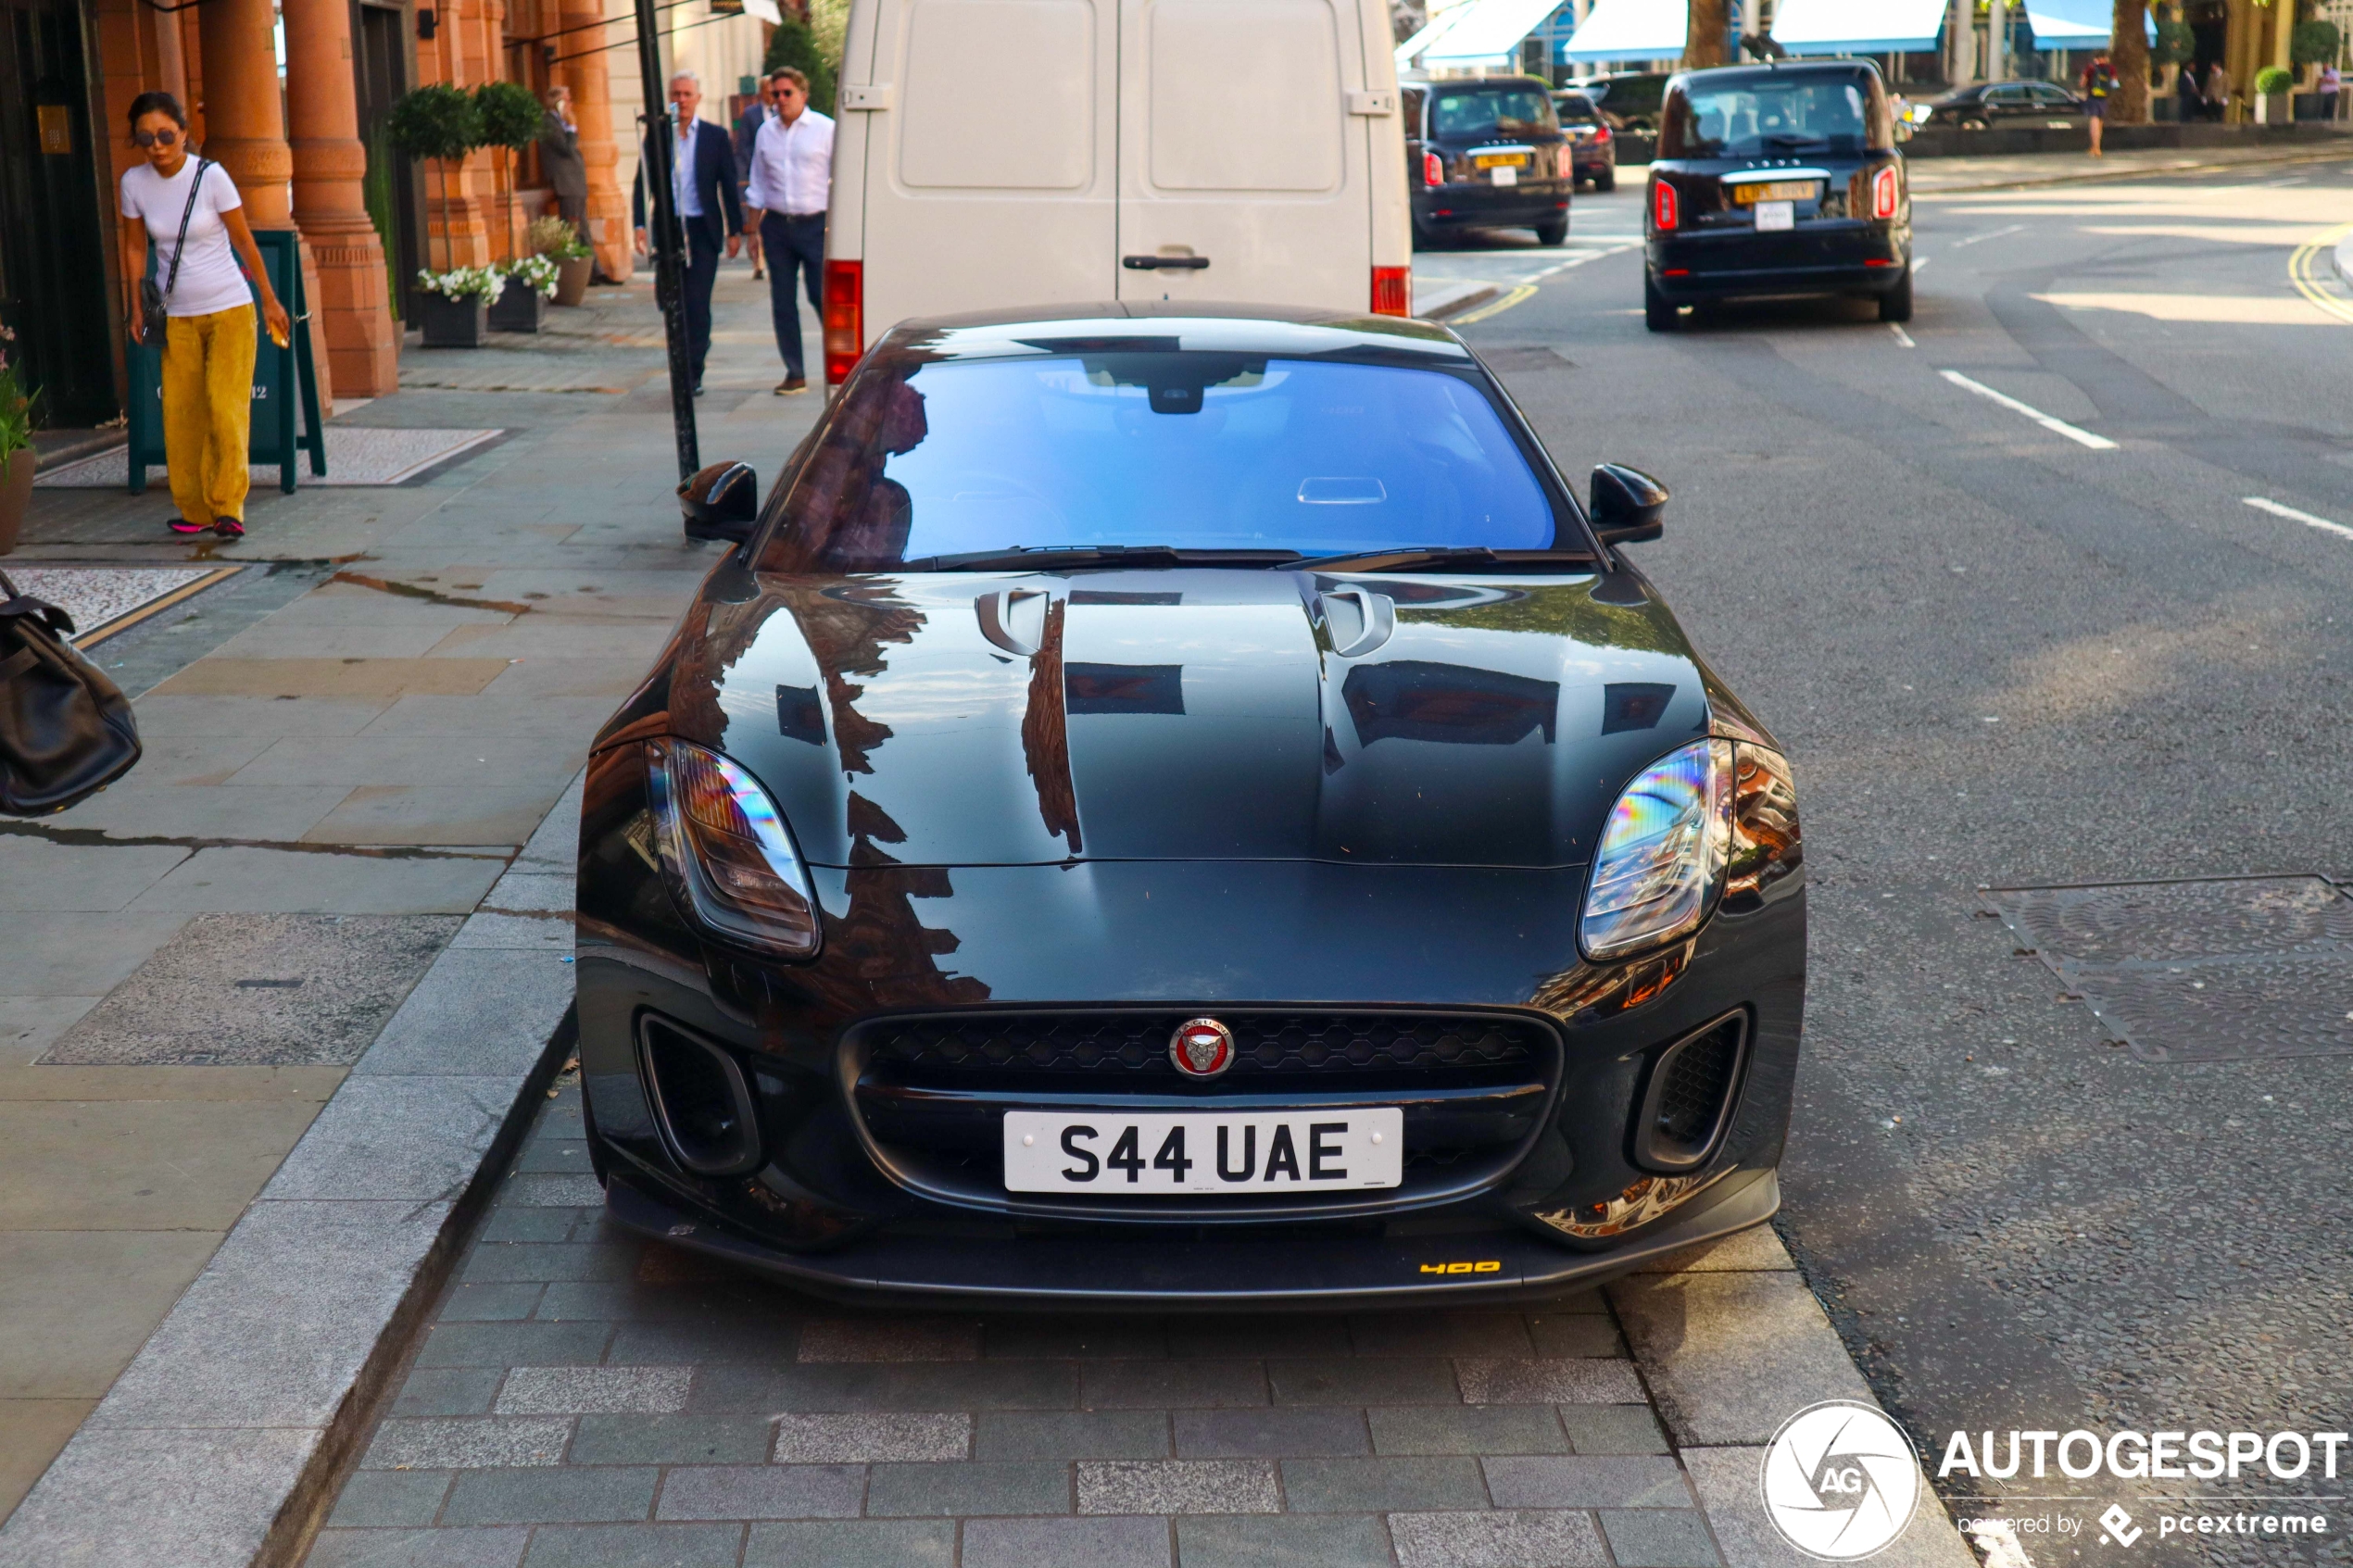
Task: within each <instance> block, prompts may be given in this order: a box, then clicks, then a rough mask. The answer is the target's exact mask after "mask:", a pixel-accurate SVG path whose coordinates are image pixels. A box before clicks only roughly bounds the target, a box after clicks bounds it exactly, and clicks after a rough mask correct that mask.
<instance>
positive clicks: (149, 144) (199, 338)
mask: <svg viewBox="0 0 2353 1568" xmlns="http://www.w3.org/2000/svg"><path fill="white" fill-rule="evenodd" d="M131 140H132V144H133V145H135V146H137V147H138V148H139V150H140V152H141V153H142V154H143V155H144V156H145V158H146V161H145V163H139V164H133V165H132V167H131V168H129V169H125V170H123V175H122V216H123V217H124V218H125V219H127V220H129V222H130V231H129V232H128V233H127V234H126V235H125V239H124V243H125V245H127V246H128V247H129V248H128V252H127V254H129V255H132V256H139V257H144V256H145V254H146V250H147V241H148V239H149V238H150V237H151V236H152V237H153V239H154V241H155V245H156V282H157V287H158V288H159V289H160V290H161V291H162V295H163V307H162V308H163V313H164V317H165V327H164V331H165V337H164V345H163V387H162V390H163V460H164V470H165V471H166V473H167V474H168V475H169V476H170V481H171V500H172V504H173V505H174V506H176V507H177V508H179V512H180V515H179V516H177V517H175V518H173V519H172V520H171V531H172V532H173V533H204V532H205V531H206V530H207V529H210V530H211V531H212V532H213V533H218V534H219V535H220V536H221V537H222V538H224V539H240V538H243V537H244V536H245V492H246V490H247V489H248V488H249V487H250V486H251V483H252V477H253V476H252V474H251V472H250V471H249V470H247V468H246V463H245V458H246V452H247V449H248V445H249V444H250V442H251V440H252V433H253V360H254V353H255V349H256V346H257V340H256V336H255V328H254V319H253V291H254V290H257V289H258V291H259V292H260V295H261V314H262V318H263V320H266V321H268V322H269V325H270V336H271V341H272V342H274V343H276V344H278V345H281V346H283V345H284V344H285V342H286V337H287V333H288V332H290V331H292V327H291V324H290V323H289V322H288V321H287V320H286V307H284V306H283V305H281V304H279V303H278V295H277V294H276V292H275V291H273V290H272V289H271V286H270V270H269V269H268V268H266V267H264V266H263V265H262V262H261V248H260V247H259V246H258V245H255V244H254V243H253V230H252V229H251V228H250V227H249V226H248V225H247V224H246V222H245V198H243V197H242V196H240V195H238V194H237V182H235V181H233V180H232V179H230V178H229V171H228V170H227V169H223V168H221V167H220V165H219V164H217V163H214V162H213V161H212V160H211V159H209V158H204V157H189V156H188V150H189V149H188V116H187V114H186V112H185V111H184V110H182V108H181V107H180V101H179V100H178V99H177V98H174V97H173V96H172V95H171V94H169V93H142V94H139V95H138V96H137V97H135V98H133V99H132V100H131ZM238 257H244V258H245V259H244V265H243V268H242V269H240V266H239V263H238ZM248 276H250V277H251V278H252V280H253V282H252V285H251V287H250V288H249V287H248V286H247V284H246V282H245V280H246V278H247V277H248ZM146 330H147V321H146V312H145V307H144V306H143V304H142V302H141V301H140V299H139V296H138V295H136V294H133V295H132V303H131V335H132V340H133V341H140V340H144V339H145V336H146Z"/></svg>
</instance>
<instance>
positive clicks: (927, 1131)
mask: <svg viewBox="0 0 2353 1568" xmlns="http://www.w3.org/2000/svg"><path fill="white" fill-rule="evenodd" d="M754 484H755V482H754V480H753V478H752V475H751V471H750V470H749V469H748V468H746V467H745V466H744V465H743V464H741V463H729V464H721V465H717V466H715V467H713V468H711V469H708V470H704V471H703V472H702V473H700V474H698V475H697V476H696V477H695V479H694V480H693V481H692V482H690V483H689V484H688V485H686V486H685V487H683V488H684V494H685V496H686V508H687V511H688V516H689V521H690V524H691V525H692V527H693V529H694V530H696V531H698V532H699V533H704V534H707V535H708V534H719V535H723V536H728V535H732V536H734V537H736V538H739V539H741V540H742V543H741V544H739V545H738V546H735V547H733V548H732V550H731V552H730V553H729V554H728V555H727V557H726V558H724V560H723V561H721V562H720V564H718V565H717V567H716V568H715V569H714V570H713V571H712V572H711V575H710V577H709V578H708V579H707V580H706V581H705V582H704V583H703V586H702V589H701V592H700V595H699V596H698V599H697V600H696V602H695V603H694V604H693V605H692V606H691V607H689V608H688V609H687V611H686V615H685V616H684V617H683V618H682V619H681V621H680V622H679V628H678V631H677V633H676V634H675V636H674V637H673V639H672V641H671V643H670V646H668V647H667V648H665V649H664V650H663V652H662V653H661V657H660V659H658V661H657V662H656V664H655V666H654V668H653V670H652V671H651V672H650V673H649V674H648V677H647V679H646V681H645V683H644V684H643V686H642V687H641V688H640V689H639V691H638V692H637V694H636V695H635V696H633V697H632V698H631V699H630V700H629V701H628V702H627V703H626V704H624V705H623V708H622V709H621V710H620V711H619V712H617V713H616V714H614V715H613V717H612V718H611V719H610V721H608V722H607V723H606V724H605V726H604V728H603V729H602V731H601V732H600V733H599V734H598V736H597V738H596V740H595V742H594V743H593V745H592V747H591V751H590V758H589V764H588V774H587V782H586V792H585V799H584V802H583V806H582V810H581V834H580V876H579V916H578V920H579V923H578V933H579V942H578V958H579V965H578V974H579V985H578V997H579V1011H578V1018H579V1055H580V1065H581V1072H582V1079H583V1084H584V1087H585V1094H584V1096H583V1099H584V1102H585V1117H586V1121H587V1138H588V1148H589V1154H590V1159H591V1160H592V1162H593V1165H594V1168H595V1170H596V1172H597V1173H598V1176H599V1177H600V1178H601V1179H602V1180H603V1182H604V1184H605V1193H606V1201H607V1204H608V1206H609V1209H610V1213H611V1214H612V1215H613V1217H614V1218H616V1219H617V1220H618V1221H619V1222H620V1223H623V1224H626V1225H629V1226H632V1227H634V1228H635V1229H638V1230H640V1231H644V1232H646V1233H648V1234H649V1235H653V1236H661V1237H662V1238H664V1239H666V1240H668V1241H669V1242H671V1243H672V1244H673V1245H677V1246H684V1247H688V1248H700V1249H703V1250H706V1251H709V1252H711V1253H715V1254H718V1255H720V1256H723V1257H725V1258H729V1259H732V1260H735V1261H739V1262H741V1263H744V1264H746V1265H748V1266H749V1267H751V1268H754V1269H760V1270H764V1271H766V1272H768V1273H772V1274H774V1275H777V1276H780V1277H783V1278H786V1279H788V1280H791V1281H794V1282H796V1283H799V1284H801V1285H804V1286H809V1287H812V1288H814V1289H818V1290H821V1291H829V1292H835V1293H856V1292H859V1291H862V1290H877V1289H878V1290H884V1291H889V1292H896V1293H900V1294H902V1295H904V1294H910V1293H912V1294H916V1295H921V1296H926V1297H929V1298H934V1299H940V1298H957V1297H980V1298H985V1297H1012V1298H1029V1299H1032V1300H1041V1301H1042V1300H1059V1301H1063V1302H1076V1303H1104V1304H1126V1305H1138V1306H1144V1307H1158V1308H1167V1307H1180V1308H1181V1307H1187V1306H1191V1307H1207V1306H1217V1305H1225V1304H1233V1303H1243V1302H1250V1301H1256V1300H1271V1299H1287V1300H1301V1299H1320V1300H1326V1301H1335V1302H1345V1301H1365V1302H1381V1301H1403V1300H1413V1299H1417V1298H1418V1299H1426V1300H1427V1299H1437V1298H1446V1299H1449V1300H1459V1299H1477V1298H1491V1297H1499V1296H1505V1297H1507V1296H1510V1295H1512V1294H1514V1293H1516V1292H1519V1291H1524V1290H1525V1291H1533V1290H1539V1289H1542V1290H1554V1289H1557V1288H1559V1287H1560V1286H1563V1285H1566V1284H1568V1283H1571V1282H1578V1281H1587V1280H1592V1279H1596V1278H1602V1277H1606V1276H1608V1275H1610V1274H1613V1273H1621V1272H1623V1271H1625V1270H1627V1269H1629V1268H1630V1267H1633V1266H1634V1265H1636V1264H1637V1263H1639V1262H1640V1261H1643V1260H1645V1259H1650V1258H1655V1257H1658V1256H1661V1255H1664V1254H1666V1253H1668V1252H1671V1251H1673V1250H1675V1249H1677V1248H1682V1247H1687V1246H1690V1245H1692V1243H1695V1242H1699V1241H1703V1240H1706V1239H1709V1238H1712V1237H1715V1236H1724V1235H1727V1234H1730V1233H1731V1232H1733V1231H1736V1230H1739V1229H1742V1228H1743V1227H1745V1226H1749V1225H1754V1224H1756V1223H1759V1222H1761V1221H1763V1220H1764V1219H1766V1218H1767V1217H1768V1216H1769V1215H1770V1214H1771V1213H1772V1212H1773V1211H1774V1210H1775V1208H1776V1207H1777V1206H1778V1204H1779V1201H1780V1198H1779V1187H1778V1185H1777V1176H1776V1170H1777V1167H1778V1164H1779V1161H1780V1154H1781V1148H1782V1141H1783V1136H1784V1134H1785V1131H1786V1127H1787V1122H1788V1116H1789V1107H1790V1093H1791V1086H1792V1084H1793V1079H1794V1076H1795V1073H1796V1068H1797V1058H1798V1050H1799V1035H1800V1030H1801V1016H1802V1011H1803V1004H1804V995H1805V983H1806V897H1805V891H1804V884H1805V880H1806V879H1805V876H1804V873H1803V871H1802V869H1801V860H1802V850H1801V847H1800V844H1799V838H1798V822H1797V814H1796V810H1797V809H1796V800H1795V797H1794V795H1793V789H1792V784H1791V776H1790V770H1789V766H1788V764H1787V763H1786V762H1785V761H1784V760H1783V759H1782V757H1781V754H1780V747H1779V746H1777V745H1776V744H1775V742H1774V741H1773V740H1772V738H1771V737H1770V736H1769V735H1768V734H1767V733H1766V732H1765V731H1764V730H1763V729H1762V728H1761V727H1760V726H1759V724H1758V723H1757V721H1755V719H1754V718H1753V717H1751V716H1750V715H1749V713H1748V712H1747V710H1746V709H1743V707H1742V706H1741V704H1740V702H1739V701H1738V699H1736V698H1735V697H1734V696H1732V695H1731V693H1730V691H1728V690H1727V689H1726V688H1725V687H1724V685H1723V684H1721V682H1720V681H1719V680H1718V678H1717V676H1716V675H1715V674H1714V673H1713V672H1712V671H1710V670H1709V668H1708V666H1707V665H1706V664H1705V663H1704V662H1703V661H1702V660H1701V659H1700V657H1699V656H1698V655H1697V654H1696V653H1695V652H1693V651H1692V646H1691V644H1690V642H1689V641H1688V640H1687V639H1686V637H1685V635H1684V633H1683V630H1682V628H1681V627H1680V625H1679V624H1678V623H1677V621H1676V620H1675V617H1674V616H1673V614H1672V613H1670V612H1669V610H1668V609H1667V606H1666V605H1665V603H1664V602H1662V600H1661V599H1660V597H1659V595H1658V593H1657V591H1656V590H1655V589H1654V588H1653V587H1652V586H1651V585H1650V583H1648V582H1647V581H1646V580H1645V579H1644V578H1643V577H1642V574H1641V573H1640V572H1639V571H1636V570H1635V569H1634V568H1633V567H1632V565H1630V564H1629V562H1628V561H1627V560H1626V558H1624V555H1623V554H1622V550H1623V547H1624V546H1626V545H1627V544H1629V543H1631V542H1634V541H1637V540H1641V539H1645V538H1653V537H1656V536H1657V534H1658V533H1659V528H1660V522H1659V516H1660V511H1661V508H1663V507H1664V505H1665V503H1666V500H1667V493H1666V491H1665V490H1664V489H1662V488H1661V487H1660V486H1658V484H1657V483H1655V481H1652V480H1649V479H1647V478H1645V477H1643V476H1642V475H1641V474H1638V473H1636V472H1634V471H1633V470H1628V469H1618V468H1612V467H1604V468H1601V469H1597V470H1594V474H1593V478H1592V501H1591V504H1590V505H1589V506H1579V504H1578V502H1577V500H1576V499H1575V498H1574V497H1573V496H1572V495H1571V494H1570V493H1569V490H1568V488H1567V483H1565V482H1564V480H1563V479H1562V478H1561V476H1560V474H1559V472H1558V471H1557V470H1555V469H1554V466H1553V464H1552V462H1551V460H1550V459H1549V458H1547V457H1546V455H1545V453H1544V450H1543V448H1542V447H1541V445H1539V444H1538V442H1537V439H1536V437H1535V434H1534V433H1532V432H1531V431H1530V430H1529V426H1528V425H1527V423H1526V422H1525V421H1524V420H1522V419H1521V418H1520V416H1519V414H1518V413H1517V411H1516V409H1515V408H1514V407H1513V405H1512V403H1511V401H1510V400H1509V399H1508V398H1507V397H1506V396H1505V395H1504V394H1503V392H1502V391H1501V389H1500V388H1499V387H1498V385H1497V384H1496V383H1495V382H1494V380H1493V379H1492V378H1491V376H1490V375H1489V373H1488V372H1487V370H1485V368H1484V367H1483V366H1482V365H1481V364H1480V363H1479V362H1478V359H1476V358H1474V357H1473V356H1472V355H1471V353H1470V351H1469V350H1468V349H1467V348H1466V347H1465V346H1464V345H1463V344H1462V342H1461V341H1460V340H1459V339H1458V338H1456V337H1455V336H1453V334H1452V333H1451V332H1447V331H1446V330H1445V329H1444V328H1442V327H1438V326H1433V325H1432V324H1430V323H1428V322H1425V321H1407V320H1397V321H1390V320H1385V319H1381V318H1366V317H1363V316H1342V315H1339V314H1332V315H1316V314H1312V313H1290V312H1276V311H1252V310H1247V309H1243V308H1240V307H1234V308H1227V309H1223V310H1218V309H1213V310H1209V311H1204V310H1202V308H1201V307H1196V306H1166V305H1163V306H1148V305H1141V304H1130V305H1111V306H1100V307H1073V308H1069V309H1064V310H1059V311H1057V312H1055V313H1054V314H1053V315H1052V316H1051V318H1050V319H1048V320H1038V319H1036V318H1035V317H1031V316H1023V315H1012V314H998V315H988V316H970V317H962V318H957V319H954V320H940V321H932V322H920V321H919V322H911V323H905V324H902V325H900V327H898V328H897V329H895V330H894V331H892V332H890V333H889V334H888V335H887V336H886V337H885V338H884V339H883V340H882V341H881V342H880V343H879V344H877V345H875V348H874V349H873V350H872V351H870V352H869V353H868V354H867V355H866V356H865V357H864V358H863V359H862V360H861V362H860V364H859V366H858V369H857V370H856V371H855V372H854V374H853V375H852V376H851V377H850V379H849V382H848V383H846V384H845V386H844V387H843V388H842V391H841V394H840V395H839V397H838V398H837V400H836V401H835V402H834V403H833V405H832V406H831V407H830V408H827V409H826V410H825V412H824V417H823V418H822V419H821V420H820V421H819V423H818V425H817V427H816V429H815V430H814V431H813V432H812V433H811V435H810V436H809V438H808V439H807V440H805V441H804V442H803V443H802V444H801V445H800V446H799V449H798V450H797V451H796V452H794V453H793V455H792V456H791V458H789V459H788V460H787V461H786V464H785V468H784V472H783V474H782V476H781V477H780V478H779V479H778V481H777V483H776V484H775V486H774V489H773V490H772V491H771V492H770V493H769V495H768V499H767V502H766V504H765V506H764V507H761V508H759V509H758V516H757V517H756V518H755V516H754V510H755V505H756V497H755V493H754Z"/></svg>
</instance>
